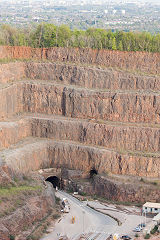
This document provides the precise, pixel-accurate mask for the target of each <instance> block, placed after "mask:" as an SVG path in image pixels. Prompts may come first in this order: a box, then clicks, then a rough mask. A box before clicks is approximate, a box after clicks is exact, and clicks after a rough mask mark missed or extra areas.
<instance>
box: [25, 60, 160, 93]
mask: <svg viewBox="0 0 160 240" xmlns="http://www.w3.org/2000/svg"><path fill="white" fill-rule="evenodd" d="M25 72H26V76H27V78H30V79H37V80H44V81H48V80H49V81H51V80H54V81H57V82H59V83H61V84H66V85H77V86H81V87H86V88H94V89H110V90H120V89H121V90H147V91H149V90H153V91H159V90H160V77H158V76H154V75H150V76H147V75H138V74H136V73H134V74H133V73H129V72H124V71H120V70H119V71H118V70H115V69H109V68H100V67H99V68H97V67H96V66H94V67H85V66H83V67H82V66H77V65H71V64H68V65H67V64H66V63H61V64H60V63H34V62H32V63H26V64H25Z"/></svg>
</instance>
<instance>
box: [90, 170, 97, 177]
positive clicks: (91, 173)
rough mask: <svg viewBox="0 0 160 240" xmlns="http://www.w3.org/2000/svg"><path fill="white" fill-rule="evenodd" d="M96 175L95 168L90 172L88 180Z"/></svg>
mask: <svg viewBox="0 0 160 240" xmlns="http://www.w3.org/2000/svg"><path fill="white" fill-rule="evenodd" d="M97 174H98V171H97V170H96V169H95V168H93V169H91V170H90V178H93V177H94V176H95V175H97Z"/></svg>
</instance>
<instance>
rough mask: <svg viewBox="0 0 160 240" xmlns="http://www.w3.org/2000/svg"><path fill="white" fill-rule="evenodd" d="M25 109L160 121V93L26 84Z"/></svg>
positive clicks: (124, 120) (76, 115)
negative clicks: (102, 90)
mask: <svg viewBox="0 0 160 240" xmlns="http://www.w3.org/2000/svg"><path fill="white" fill-rule="evenodd" d="M23 92H24V96H23V101H24V108H25V109H24V111H26V112H32V113H33V112H35V113H45V114H57V115H58V114H62V115H64V116H67V117H73V118H82V119H83V118H84V119H87V118H88V119H102V120H106V121H121V122H139V123H140V122H144V123H160V95H159V94H155V93H153V94H150V93H145V94H144V93H132V92H131V93H128V92H99V91H92V90H86V89H78V88H77V89H73V88H69V87H63V86H61V85H53V84H47V85H46V84H24V85H23Z"/></svg>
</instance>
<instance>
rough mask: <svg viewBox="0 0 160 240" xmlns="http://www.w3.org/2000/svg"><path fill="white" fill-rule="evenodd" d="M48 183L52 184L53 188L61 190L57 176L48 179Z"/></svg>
mask: <svg viewBox="0 0 160 240" xmlns="http://www.w3.org/2000/svg"><path fill="white" fill-rule="evenodd" d="M46 181H48V182H50V183H52V185H53V187H54V188H56V187H58V188H60V179H59V178H58V177H56V176H50V177H48V178H46Z"/></svg>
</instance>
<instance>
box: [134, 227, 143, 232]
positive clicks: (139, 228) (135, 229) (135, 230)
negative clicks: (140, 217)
mask: <svg viewBox="0 0 160 240" xmlns="http://www.w3.org/2000/svg"><path fill="white" fill-rule="evenodd" d="M141 230H142V228H141V227H136V228H134V229H133V232H141Z"/></svg>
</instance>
